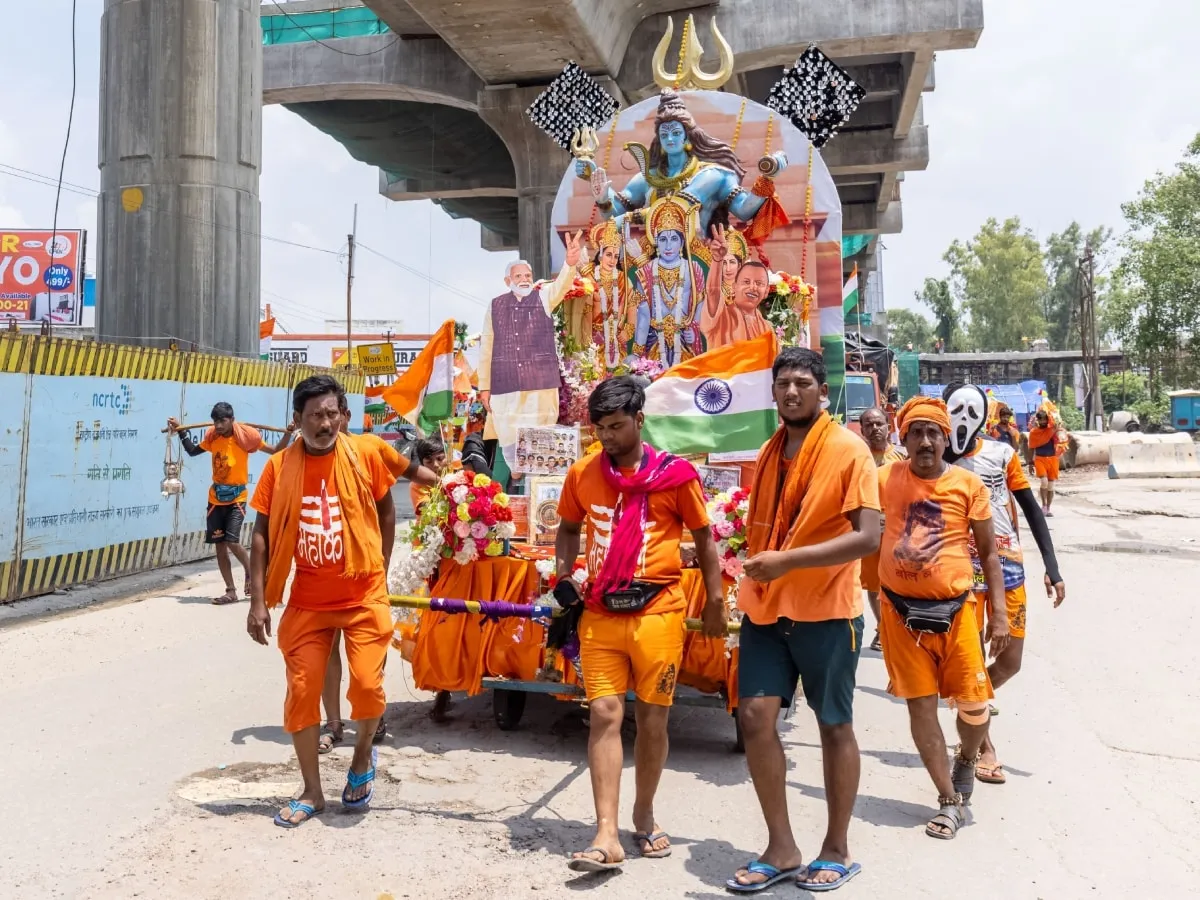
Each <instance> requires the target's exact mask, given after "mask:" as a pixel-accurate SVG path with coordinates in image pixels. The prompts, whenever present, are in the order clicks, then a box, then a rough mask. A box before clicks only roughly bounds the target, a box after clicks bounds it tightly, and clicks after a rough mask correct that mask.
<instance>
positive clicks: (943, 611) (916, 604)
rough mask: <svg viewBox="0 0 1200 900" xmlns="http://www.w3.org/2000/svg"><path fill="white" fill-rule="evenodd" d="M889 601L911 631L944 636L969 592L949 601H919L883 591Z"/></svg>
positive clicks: (885, 589) (886, 590)
mask: <svg viewBox="0 0 1200 900" xmlns="http://www.w3.org/2000/svg"><path fill="white" fill-rule="evenodd" d="M883 592H884V594H886V595H887V598H888V600H889V601H891V604H892V606H893V607H895V609H896V612H898V613H899V614H900V618H902V619H903V620H904V624H905V625H906V626H907V627H908V628H911V629H912V630H913V631H924V632H925V633H926V634H945V633H946V632H948V631H949V630H950V628H951V626H952V625H953V624H954V617H955V616H957V615H958V613H959V610H961V609H962V608H963V603H964V602H965V601H966V599H967V596H968V595H969V594H970V591H963V592H962V593H961V594H959V595H958V596H957V597H953V598H951V599H949V600H921V599H918V598H916V597H905V596H903V595H901V594H897V593H895V592H893V591H890V590H888V589H887V588H886V587H885V588H884V589H883Z"/></svg>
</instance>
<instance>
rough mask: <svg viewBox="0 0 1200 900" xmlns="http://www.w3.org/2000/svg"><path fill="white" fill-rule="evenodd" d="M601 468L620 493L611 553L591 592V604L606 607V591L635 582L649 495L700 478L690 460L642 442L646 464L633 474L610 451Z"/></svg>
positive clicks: (610, 542) (605, 476) (607, 555)
mask: <svg viewBox="0 0 1200 900" xmlns="http://www.w3.org/2000/svg"><path fill="white" fill-rule="evenodd" d="M600 470H601V471H602V472H603V473H604V480H605V481H606V482H608V484H609V486H610V487H612V488H613V489H615V490H616V491H617V493H618V494H619V495H620V496H619V497H618V499H617V504H616V510H615V512H614V513H613V517H614V523H613V530H612V536H611V538H610V539H609V544H608V553H607V554H605V557H604V562H603V564H602V565H601V566H600V572H599V574H598V575H597V576H596V579H595V581H594V582H593V583H592V590H591V591H590V592H589V593H588V605H589V606H591V607H592V608H593V609H603V608H604V595H605V594H607V593H608V592H610V591H615V590H620V589H621V588H624V587H628V586H629V583H630V582H631V581H633V576H634V573H635V572H636V571H637V561H638V557H639V556H640V555H641V552H642V543H643V541H644V540H645V534H646V518H647V514H648V511H649V509H650V499H649V495H650V494H653V493H657V492H659V491H670V490H674V489H675V488H677V487H681V486H682V485H685V484H687V483H688V482H689V481H691V480H692V479H699V477H700V473H699V472H697V471H696V467H695V466H693V465H692V464H691V463H690V462H688V461H687V460H686V459H680V458H679V457H678V456H672V455H671V454H670V453H665V452H664V453H659V452H658V451H657V450H655V449H654V448H653V447H651V446H650V445H649V444H642V464H641V465H640V466H639V467H638V470H637V471H636V472H635V473H633V474H632V475H625V474H623V473H622V472H621V471H620V470H619V469H617V467H616V466H614V465H613V462H612V457H610V456H609V455H608V454H607V453H605V454H603V456H602V459H601V461H600Z"/></svg>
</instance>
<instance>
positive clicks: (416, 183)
mask: <svg viewBox="0 0 1200 900" xmlns="http://www.w3.org/2000/svg"><path fill="white" fill-rule="evenodd" d="M505 180H506V179H505V178H503V176H502V174H500V173H497V177H494V178H491V177H476V178H460V177H455V176H448V177H446V178H396V177H394V176H392V175H391V174H389V173H388V172H385V171H383V170H382V169H380V170H379V193H381V194H382V195H383V196H385V197H387V198H388V199H389V200H462V199H467V198H472V197H516V196H517V189H516V188H514V187H513V186H512V185H511V184H509V185H505V184H504V183H503V182H504V181H505Z"/></svg>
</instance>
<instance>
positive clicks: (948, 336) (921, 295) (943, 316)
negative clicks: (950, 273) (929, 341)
mask: <svg viewBox="0 0 1200 900" xmlns="http://www.w3.org/2000/svg"><path fill="white" fill-rule="evenodd" d="M913 296H914V297H916V298H917V300H919V301H920V302H921V303H924V304H925V305H926V306H928V307H929V309H930V310H931V311H932V312H933V336H934V337H935V338H936V339H938V340H940V341H941V342H942V346H943V347H944V348H945V351H946V352H947V353H955V352H957V351H958V350H960V349H962V345H963V341H962V328H961V327H960V326H959V310H958V304H957V303H955V302H954V295H953V294H951V293H950V282H949V281H947V280H946V279H945V278H926V279H925V285H924V286H923V287H922V288H921V290H919V291H917V292H916V293H914V294H913Z"/></svg>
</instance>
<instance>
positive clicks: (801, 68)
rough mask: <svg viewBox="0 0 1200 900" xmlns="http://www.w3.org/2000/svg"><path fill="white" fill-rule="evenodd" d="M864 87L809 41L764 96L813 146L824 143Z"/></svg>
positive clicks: (846, 116)
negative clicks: (793, 64) (810, 44)
mask: <svg viewBox="0 0 1200 900" xmlns="http://www.w3.org/2000/svg"><path fill="white" fill-rule="evenodd" d="M866 94H867V91H866V88H864V87H863V86H862V85H860V84H859V83H858V82H856V81H855V80H854V79H853V78H851V77H850V74H849V73H848V72H847V71H846V70H845V69H843V68H842V67H841V66H839V65H838V64H837V63H835V62H834V61H833V60H832V59H830V58H829V57H828V56H826V55H825V54H824V53H822V52H821V51H820V50H818V49H817V45H816V44H813V45H812V46H810V47H809V48H808V49H807V50H805V51H804V52H803V53H802V54H800V58H799V59H797V60H796V65H795V66H793V67H792V68H790V69H784V70H783V77H782V78H780V79H779V80H778V81H777V82H775V85H774V87H772V88H771V93H770V94H769V95H768V97H767V106H769V107H770V108H771V109H773V110H775V111H776V112H777V113H779V114H780V115H784V116H787V117H788V119H790V120H791V122H792V124H793V125H795V126H796V127H797V128H799V129H800V130H801V131H802V132H804V134H805V135H807V137H808V139H809V140H810V141H812V142H813V146H814V147H824V146H825V144H826V143H828V141H829V139H830V138H831V137H833V136H834V135H835V134H837V132H838V129H839V128H841V127H842V126H843V125H845V124H846V122H848V121H849V120H850V116H851V115H853V114H854V110H856V109H858V104H859V103H861V102H862V99H863V97H865V96H866Z"/></svg>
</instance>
